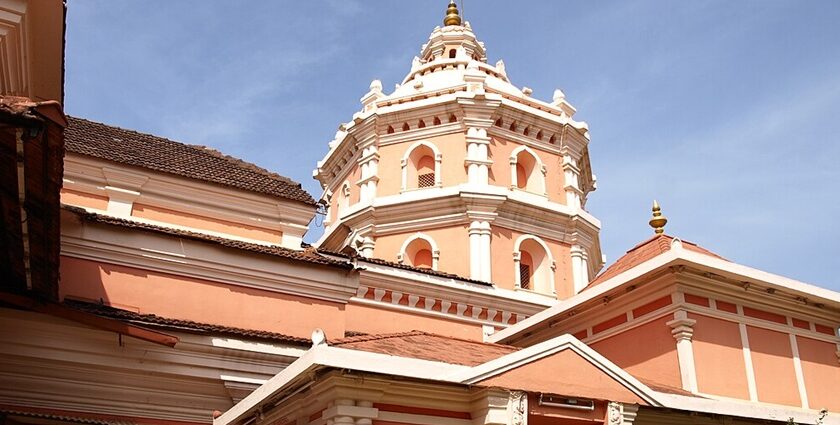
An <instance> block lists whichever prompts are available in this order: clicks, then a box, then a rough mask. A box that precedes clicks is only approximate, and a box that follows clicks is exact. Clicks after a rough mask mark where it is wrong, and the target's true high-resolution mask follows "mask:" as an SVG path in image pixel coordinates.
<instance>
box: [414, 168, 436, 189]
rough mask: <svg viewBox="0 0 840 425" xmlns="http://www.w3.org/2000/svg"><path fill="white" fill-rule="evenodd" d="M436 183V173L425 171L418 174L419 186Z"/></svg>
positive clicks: (429, 185) (428, 185) (430, 185)
mask: <svg viewBox="0 0 840 425" xmlns="http://www.w3.org/2000/svg"><path fill="white" fill-rule="evenodd" d="M434 185H435V173H434V172H432V173H425V174H420V175H419V176H417V187H432V186H434Z"/></svg>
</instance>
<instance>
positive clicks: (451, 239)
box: [373, 225, 470, 277]
mask: <svg viewBox="0 0 840 425" xmlns="http://www.w3.org/2000/svg"><path fill="white" fill-rule="evenodd" d="M422 233H423V234H424V235H427V236H429V237H430V238H432V239H434V241H435V243H436V244H437V247H438V249H439V250H440V260H439V261H440V263H439V266H438V270H441V271H445V272H447V273H453V274H457V275H459V276H463V277H469V276H470V262H469V260H470V246H469V235H468V234H467V227H466V226H463V225H457V226H452V227H445V228H439V229H429V230H424V231H423V232H422ZM415 234H417V232H415V231H412V232H406V233H398V234H391V235H386V236H379V237H377V238H376V247H375V248H374V251H373V255H374V257H376V258H382V259H384V260H388V261H397V254H399V252H400V248H401V247H402V244H403V243H404V242H405V241H406V240H407V239H411V238H412V237H413V236H414V235H415Z"/></svg>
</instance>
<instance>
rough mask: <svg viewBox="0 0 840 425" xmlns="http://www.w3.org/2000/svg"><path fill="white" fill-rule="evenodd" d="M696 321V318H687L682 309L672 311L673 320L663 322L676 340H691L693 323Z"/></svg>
mask: <svg viewBox="0 0 840 425" xmlns="http://www.w3.org/2000/svg"><path fill="white" fill-rule="evenodd" d="M696 323H697V321H696V320H694V319H689V318H688V314H687V313H686V312H685V311H684V310H678V311H676V312H675V313H674V320H671V321H669V322H667V323H665V324H666V325H668V326H669V327H670V328H671V335H673V336H674V339H676V340H677V341H682V340H688V341H691V337H692V336H694V325H695V324H696Z"/></svg>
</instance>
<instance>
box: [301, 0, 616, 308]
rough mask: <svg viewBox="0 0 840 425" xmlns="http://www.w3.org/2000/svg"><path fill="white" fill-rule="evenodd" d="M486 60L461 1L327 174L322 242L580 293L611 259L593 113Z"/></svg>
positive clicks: (361, 118) (347, 139) (502, 281)
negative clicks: (588, 117)
mask: <svg viewBox="0 0 840 425" xmlns="http://www.w3.org/2000/svg"><path fill="white" fill-rule="evenodd" d="M531 93H532V92H531V89H529V88H527V87H523V88H517V87H516V86H514V85H513V84H511V82H510V80H509V79H508V75H507V73H506V72H505V65H504V62H502V61H501V60H500V61H498V62H496V64H495V65H490V64H488V63H487V52H486V50H485V46H484V43H482V42H480V41H478V40H477V39H476V36H475V34H474V33H473V30H472V28H471V27H470V24H469V23H468V22H462V21H461V18H460V16H459V15H458V10H457V7H456V6H455V4H454V3H450V5H449V7H448V8H447V11H446V16H445V18H444V26H443V27H436V28H435V29H434V30H433V31H432V33H431V35H430V36H429V40H428V42H427V43H426V44H424V45H423V47H422V48H421V51H420V55H419V56H417V57H415V58H414V60H413V61H412V63H411V70H410V71H409V72H408V75H406V77H405V79H404V80H403V81H402V83H401V84H399V85H397V87H396V89H395V90H394V91H393V92H391V93H389V94H386V93H385V92H384V91H383V88H382V83H381V82H379V81H378V80H374V81H373V82H372V83H371V84H370V91H369V92H368V93H366V94H365V95H364V96H363V97H362V98H361V103H362V108H361V111H359V112H357V113H355V114H354V115H353V119H352V120H351V121H350V122H347V123H344V124H341V125H340V126H339V129H338V132H337V133H336V135H335V139H334V140H333V141H331V142H330V143H329V152H328V153H327V155H326V156H325V157H324V159H323V160H321V161H319V162H318V165H317V169H316V170H315V171H314V173H313V174H314V176H315V178H316V179H318V180H319V181H320V182H321V185H322V186H323V188H324V195H323V198H322V201H323V202H324V204H325V205H326V207H327V216H326V219H325V226H326V230H325V233H324V236H323V237H322V238H321V240H320V241H319V242H318V245H319V247H320V248H322V249H325V250H332V251H343V252H352V253H358V254H359V255H362V256H365V257H376V258H381V259H385V260H389V261H395V262H400V263H403V264H406V265H410V266H414V267H429V268H432V269H437V270H440V271H444V272H448V273H453V274H457V275H461V276H465V277H470V278H472V279H475V280H480V281H486V282H493V283H495V284H497V285H498V286H499V287H503V288H509V289H516V290H523V291H533V292H536V293H540V294H545V295H546V296H552V297H558V298H561V299H563V298H567V297H569V296H571V295H573V294H575V293H577V292H578V291H580V290H581V289H582V288H583V287H584V286H586V284H587V283H588V281H589V279H590V277H594V276H595V274H596V273H597V272H598V270H600V268H601V266H602V264H603V261H602V256H601V249H600V242H599V236H598V233H599V228H600V223H599V221H598V220H597V219H595V218H594V217H593V216H592V215H590V214H589V213H588V212H586V210H585V209H584V207H585V205H586V200H587V196H588V194H589V193H590V192H591V191H593V190H595V177H594V175H593V174H592V171H591V169H590V163H589V154H588V147H587V146H588V143H589V133H588V127H587V125H586V123H584V122H580V121H575V120H574V119H573V116H574V114H575V108H574V107H572V105H571V104H570V103H569V102H568V101H566V99H565V96H564V95H563V92H562V91H560V90H556V91H555V92H554V97H553V100H552V101H551V102H544V101H541V100H538V99H536V98H533V97H532V96H531Z"/></svg>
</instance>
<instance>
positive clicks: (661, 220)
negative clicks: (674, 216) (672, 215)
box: [648, 199, 668, 235]
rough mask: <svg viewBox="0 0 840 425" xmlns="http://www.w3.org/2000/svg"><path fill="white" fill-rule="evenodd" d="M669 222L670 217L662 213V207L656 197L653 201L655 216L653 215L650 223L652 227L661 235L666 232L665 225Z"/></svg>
mask: <svg viewBox="0 0 840 425" xmlns="http://www.w3.org/2000/svg"><path fill="white" fill-rule="evenodd" d="M667 223H668V219H667V218H666V217H665V216H664V215H662V209H661V208H660V207H659V202H656V200H655V199H654V201H653V217H651V219H650V221H649V222H648V224H650V227H653V231H654V232H655V233H656V234H657V235H661V234H662V233H664V232H665V225H666V224H667Z"/></svg>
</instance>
